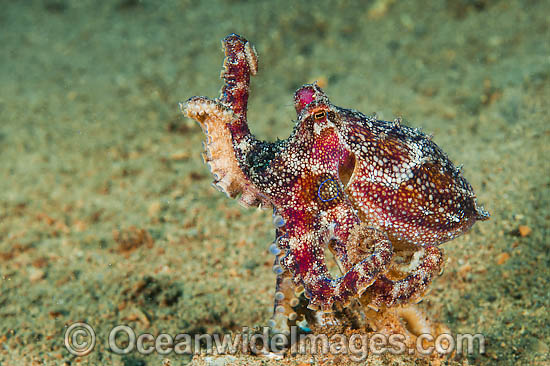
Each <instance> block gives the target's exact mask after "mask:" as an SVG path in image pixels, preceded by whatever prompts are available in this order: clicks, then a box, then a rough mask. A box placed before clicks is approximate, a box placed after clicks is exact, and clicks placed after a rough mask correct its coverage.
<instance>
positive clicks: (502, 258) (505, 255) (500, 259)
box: [497, 252, 510, 265]
mask: <svg viewBox="0 0 550 366" xmlns="http://www.w3.org/2000/svg"><path fill="white" fill-rule="evenodd" d="M508 259H510V254H508V253H506V252H505V253H500V254H499V255H498V256H497V264H498V265H501V264H504V263H506V262H507V261H508Z"/></svg>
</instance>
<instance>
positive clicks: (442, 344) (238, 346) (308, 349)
mask: <svg viewBox="0 0 550 366" xmlns="http://www.w3.org/2000/svg"><path fill="white" fill-rule="evenodd" d="M106 338H107V339H105V340H101V341H102V342H103V341H104V342H106V344H107V348H108V349H109V350H110V351H111V352H113V353H115V354H119V355H127V354H129V353H132V352H137V353H139V354H143V355H147V354H152V353H157V354H161V355H169V354H175V355H189V354H213V355H222V354H236V353H245V354H246V353H254V354H268V353H275V354H283V353H284V352H286V351H287V350H288V351H290V354H329V353H330V354H333V355H342V354H347V355H349V357H350V359H352V360H353V361H362V360H365V359H366V358H367V356H368V355H369V353H372V354H383V353H386V352H388V353H391V354H395V355H399V354H411V355H412V354H415V353H417V354H420V355H430V354H434V353H437V354H440V355H446V354H451V353H452V352H456V354H475V353H479V354H483V353H485V337H484V336H483V335H482V334H480V333H476V334H453V335H451V334H445V333H444V334H440V335H438V336H437V337H435V336H433V335H431V334H429V333H425V334H420V335H418V336H417V338H416V344H415V345H414V346H412V347H411V346H410V345H407V343H406V340H407V338H406V337H405V335H403V334H399V333H396V334H391V335H386V334H381V333H369V334H352V335H345V334H332V335H330V336H329V335H326V334H304V333H303V332H302V331H300V329H299V327H291V330H290V333H273V332H272V330H271V328H269V327H263V328H262V331H261V333H259V332H258V331H257V330H254V331H252V330H250V329H249V328H247V327H244V328H243V329H242V332H241V333H231V334H218V333H213V334H187V333H179V334H176V335H171V334H168V333H159V334H157V335H153V334H151V333H140V334H137V333H136V332H135V331H134V329H132V328H131V327H129V326H128V325H117V326H116V327H114V328H112V329H111V330H110V331H109V334H108V336H107V337H106ZM97 342H98V339H97V336H96V333H95V330H94V329H93V328H92V327H91V326H90V325H89V324H87V323H73V324H71V325H69V326H68V327H67V329H66V330H65V333H64V343H65V347H66V349H67V351H69V352H70V353H71V354H73V355H75V356H86V355H88V354H90V353H91V352H93V350H94V347H95V346H96V343H97Z"/></svg>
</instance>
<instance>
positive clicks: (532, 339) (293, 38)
mask: <svg viewBox="0 0 550 366" xmlns="http://www.w3.org/2000/svg"><path fill="white" fill-rule="evenodd" d="M549 14H550V2H548V1H534V0H533V1H516V0H513V1H504V0H456V1H451V0H446V1H420V0H416V1H395V0H374V1H349V0H348V1H346V0H337V1H325V0H323V1H287V0H285V1H244V0H242V1H239V0H219V1H196V0H167V1H153V0H143V1H139V0H115V1H93V0H40V1H38V0H28V1H21V0H20V1H16V0H2V1H1V3H0V365H1V366H7V365H34V366H38V365H73V366H74V365H121V366H145V365H147V366H149V365H164V366H166V365H186V364H189V363H191V362H192V364H193V365H203V364H206V365H232V364H235V365H244V364H249V365H276V364H288V365H306V364H307V365H310V364H314V365H317V364H319V365H321V364H326V365H330V364H332V363H330V362H331V361H330V360H329V361H327V362H325V363H324V362H322V361H320V360H319V359H312V358H311V357H296V358H292V357H288V358H285V360H284V361H277V360H272V359H268V358H261V357H253V356H227V357H226V358H223V357H222V358H217V359H215V358H212V357H210V358H209V357H202V356H200V357H199V356H196V357H195V358H194V359H192V356H190V355H175V354H168V355H160V354H151V355H141V354H139V353H137V352H132V353H130V354H128V355H118V354H115V353H113V352H111V351H110V350H109V348H108V347H107V339H108V334H109V331H110V330H111V329H112V328H113V327H114V326H116V325H119V324H127V325H129V326H131V327H132V328H133V329H134V330H135V331H136V333H144V332H149V333H152V334H158V333H160V332H163V333H169V334H177V333H189V334H199V333H228V332H239V331H241V329H242V328H243V327H250V328H253V327H259V326H263V325H266V324H267V320H268V319H269V317H270V316H271V312H272V305H273V292H274V285H275V275H274V274H273V273H272V270H271V267H272V264H273V256H272V255H271V254H270V253H269V252H268V247H269V245H270V243H271V241H272V240H273V238H274V233H273V231H274V230H273V224H272V219H271V212H270V211H268V210H265V211H261V210H257V209H244V208H242V207H240V206H239V205H238V204H237V202H236V201H235V200H231V199H229V198H227V197H225V195H223V194H222V193H220V192H218V191H216V190H215V189H214V188H212V187H211V185H210V183H211V181H212V177H211V175H210V172H209V170H208V167H207V166H206V165H205V164H204V163H203V161H202V158H201V152H202V150H203V148H202V141H203V139H204V136H203V133H202V131H201V129H200V128H199V126H198V125H197V124H196V123H195V122H194V121H191V120H189V119H186V118H184V117H183V115H182V114H181V112H180V110H179V107H178V103H179V102H183V101H185V100H187V99H188V98H189V97H191V96H194V95H205V96H209V97H216V96H218V95H219V90H220V87H221V80H220V79H219V74H220V70H221V65H222V61H223V53H222V52H221V47H220V40H221V39H223V38H224V37H225V36H226V35H227V34H229V33H232V32H235V33H238V34H240V35H242V36H244V37H245V38H247V39H248V40H249V41H250V42H251V43H253V44H254V45H255V47H256V50H257V52H258V55H259V72H258V75H256V76H255V77H254V78H253V79H252V90H251V98H250V101H249V125H250V128H251V130H252V132H253V133H254V134H256V136H258V137H259V138H261V139H268V140H275V139H276V138H286V137H287V136H288V135H289V134H290V132H291V130H292V127H293V125H294V122H293V120H294V119H295V118H296V116H295V111H294V108H293V100H292V96H293V93H294V91H295V90H296V89H297V88H298V87H300V86H301V85H302V84H305V83H309V82H313V81H316V80H317V81H318V82H319V84H322V87H323V89H324V90H325V91H326V93H327V94H328V95H329V97H330V98H331V101H332V102H333V103H334V104H336V105H338V106H341V107H345V108H354V109H357V110H359V111H362V112H363V113H365V114H372V113H373V112H375V113H377V115H378V117H379V118H380V119H385V120H393V119H394V118H395V117H403V119H404V123H405V124H407V125H409V126H412V127H419V128H422V129H423V131H425V132H426V133H433V135H434V141H435V142H436V143H437V144H438V145H439V146H440V147H441V148H442V149H443V150H444V151H445V152H446V153H447V154H448V155H449V157H450V159H451V160H452V161H453V162H454V163H455V164H456V165H460V164H462V165H463V166H464V168H463V174H464V176H465V177H466V178H467V179H468V181H469V182H470V183H471V184H472V186H473V187H474V190H475V191H476V194H477V196H478V202H479V203H480V204H482V205H483V206H484V207H485V209H487V210H488V211H489V212H490V213H491V219H490V220H489V221H486V222H479V223H477V224H476V225H475V226H474V227H473V229H472V230H471V231H470V232H468V233H467V234H465V235H463V236H461V237H459V238H457V239H455V240H453V241H451V242H448V243H445V244H444V245H443V246H442V248H443V249H444V250H445V253H446V256H447V262H446V265H445V273H444V274H443V275H442V276H441V277H439V278H437V279H436V280H435V281H434V283H433V284H432V286H431V287H432V292H431V293H430V294H429V296H427V297H426V298H425V300H424V301H423V302H422V304H421V307H422V308H423V309H424V310H425V311H426V312H427V313H428V314H429V316H430V317H431V318H432V319H433V320H437V321H441V322H443V323H444V324H446V325H447V326H448V327H449V328H450V329H451V331H452V332H455V333H482V334H483V335H484V336H485V338H486V352H485V354H479V353H477V354H473V355H469V356H464V357H454V358H451V359H449V360H448V361H446V362H447V363H448V364H450V365H550V356H549V354H550V315H549V313H550V312H549V309H550V295H549V288H550V270H549V268H550V240H549V232H550V227H549V226H550V224H549V222H550V163H549V161H550V117H549V116H550V113H549V112H550V104H549V102H548V101H549V100H550V31H549ZM74 322H86V323H88V324H90V325H91V326H92V327H93V328H94V329H95V332H96V336H97V344H96V346H95V348H94V349H93V351H92V352H91V353H90V354H89V355H87V356H84V357H76V356H74V355H72V354H71V353H69V352H68V351H67V349H66V347H65V345H64V334H65V330H66V329H67V327H68V326H69V325H70V324H72V323H74ZM411 362H413V361H411V360H410V359H405V358H399V357H394V356H392V357H390V356H387V357H379V358H374V359H369V360H368V362H367V361H365V363H364V364H369V365H370V364H373V365H378V364H380V365H383V364H390V365H401V364H403V365H407V364H411ZM415 362H416V364H419V365H422V364H426V362H427V361H425V360H416V361H415Z"/></svg>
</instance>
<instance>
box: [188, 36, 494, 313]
mask: <svg viewBox="0 0 550 366" xmlns="http://www.w3.org/2000/svg"><path fill="white" fill-rule="evenodd" d="M223 45H224V47H225V55H226V58H225V61H224V70H223V71H222V78H223V79H224V86H223V88H222V93H221V97H220V98H219V99H217V100H210V99H208V98H205V97H193V98H191V99H189V100H188V101H187V103H186V104H182V108H183V109H184V113H185V114H186V115H187V116H189V117H191V118H193V119H195V120H197V121H198V122H199V123H200V124H201V126H202V127H203V129H204V130H205V133H206V135H207V143H206V155H205V159H206V161H207V162H208V163H209V164H210V166H211V170H212V173H213V174H214V177H215V181H214V184H215V185H216V186H217V187H218V188H219V189H220V190H222V191H224V192H225V193H227V194H228V195H229V196H231V197H235V196H237V195H238V194H239V193H240V194H242V196H241V199H240V202H241V203H243V204H244V205H245V206H256V205H259V204H262V205H264V206H272V207H273V208H274V222H275V225H276V227H277V239H276V241H275V243H274V245H272V247H271V251H272V252H273V253H274V254H275V255H276V260H275V266H274V270H275V272H276V273H277V275H278V279H277V293H276V300H275V318H276V317H277V316H278V315H280V316H285V317H288V319H289V320H293V318H294V319H295V318H296V314H293V313H292V308H295V307H296V306H297V301H296V299H295V298H294V297H293V295H292V294H291V292H292V291H290V290H289V289H296V290H299V288H300V286H303V288H304V290H305V296H306V297H307V298H308V307H309V308H310V309H314V310H322V311H325V312H330V311H333V310H334V307H333V306H334V305H335V304H337V305H338V307H339V308H341V307H344V306H347V305H348V304H349V302H350V300H352V299H355V298H358V297H360V296H361V295H362V294H363V293H365V294H367V295H368V296H370V301H371V304H373V305H375V306H392V305H394V304H398V303H401V304H404V303H407V302H410V301H412V300H415V299H417V298H418V297H419V296H421V295H422V294H423V293H424V292H425V291H426V289H427V286H428V285H429V283H430V281H431V280H432V278H433V276H434V275H436V274H438V273H439V272H440V270H441V267H442V263H443V259H442V258H443V255H442V252H441V250H440V249H439V248H438V247H437V246H438V245H439V244H441V243H443V242H445V241H448V240H450V239H453V238H454V237H456V236H458V235H461V234H462V233H463V232H465V231H466V230H468V229H469V228H470V227H471V226H472V225H473V224H474V222H475V221H476V220H484V219H487V218H488V214H487V213H486V212H485V211H484V210H483V209H482V208H480V207H478V206H477V205H476V200H475V194H474V192H473V190H472V188H471V186H470V185H469V184H468V182H467V181H466V180H465V179H464V178H463V177H462V175H461V174H460V171H459V170H458V169H457V168H455V167H454V165H453V164H452V163H451V162H450V160H449V159H448V158H447V155H446V154H445V153H443V152H442V151H441V149H439V147H438V146H437V145H436V144H435V143H433V142H432V141H431V140H430V138H429V137H428V136H426V135H424V134H423V133H422V132H420V131H418V130H417V129H412V128H409V127H406V126H402V125H401V124H400V121H399V120H395V121H393V122H386V121H380V120H377V119H376V118H375V117H368V116H365V115H363V114H362V113H360V112H357V111H355V110H351V109H344V108H340V107H337V106H335V105H333V104H332V103H330V101H329V99H328V97H327V96H326V94H325V93H324V92H323V91H322V90H321V89H320V88H319V87H318V86H317V85H316V84H310V85H304V86H303V87H301V88H300V89H299V90H298V91H297V92H296V93H295V96H294V101H295V108H296V112H297V115H298V121H297V122H296V125H295V127H294V130H293V132H292V134H291V135H290V137H289V138H288V139H286V140H283V141H277V142H265V141H259V140H257V139H256V138H255V137H254V136H253V135H252V134H251V133H250V131H249V129H248V124H247V118H246V109H247V102H248V92H249V83H250V75H251V74H255V73H256V71H257V67H258V65H257V56H256V53H255V51H254V49H253V47H252V46H251V45H250V44H249V43H248V42H247V41H246V40H245V39H244V38H242V37H240V36H238V35H235V34H231V35H229V36H227V37H226V38H225V39H224V40H223ZM398 243H399V245H401V246H402V245H404V244H403V243H405V244H406V245H409V246H412V247H414V248H416V249H417V252H418V263H416V264H415V265H413V266H412V267H411V268H410V269H408V270H407V272H406V273H405V276H403V277H402V278H399V279H393V280H392V279H390V276H388V271H389V269H390V267H391V263H392V257H393V255H394V253H395V249H394V245H396V244H398ZM327 246H328V247H329V248H330V249H331V251H332V253H333V254H334V256H335V258H336V260H337V262H338V264H339V266H340V269H341V270H342V272H343V275H342V276H341V277H338V278H334V277H333V276H332V275H331V274H330V272H329V271H328V269H327V265H326V261H325V248H326V247H327ZM289 279H292V282H289ZM291 283H292V285H291Z"/></svg>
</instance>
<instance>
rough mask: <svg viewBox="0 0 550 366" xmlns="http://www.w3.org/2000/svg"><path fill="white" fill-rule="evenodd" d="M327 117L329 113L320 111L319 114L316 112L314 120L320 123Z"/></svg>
mask: <svg viewBox="0 0 550 366" xmlns="http://www.w3.org/2000/svg"><path fill="white" fill-rule="evenodd" d="M326 116H327V112H325V111H319V112H315V114H314V115H313V118H314V119H315V120H316V121H320V120H322V119H323V118H325V117H326Z"/></svg>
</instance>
